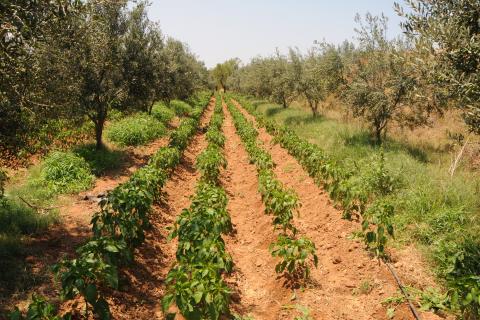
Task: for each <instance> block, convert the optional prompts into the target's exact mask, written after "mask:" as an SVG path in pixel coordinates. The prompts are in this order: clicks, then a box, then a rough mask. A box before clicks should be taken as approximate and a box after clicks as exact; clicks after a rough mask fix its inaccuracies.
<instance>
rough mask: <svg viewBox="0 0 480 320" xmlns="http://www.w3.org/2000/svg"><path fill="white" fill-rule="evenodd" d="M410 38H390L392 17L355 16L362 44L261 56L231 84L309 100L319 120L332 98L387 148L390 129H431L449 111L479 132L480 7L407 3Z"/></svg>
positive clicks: (445, 0) (277, 97) (469, 1)
mask: <svg viewBox="0 0 480 320" xmlns="http://www.w3.org/2000/svg"><path fill="white" fill-rule="evenodd" d="M407 5H408V6H409V7H410V10H409V13H408V14H404V13H403V10H402V8H401V6H400V5H398V4H396V5H395V6H396V10H397V11H398V13H399V14H400V15H403V16H405V17H406V22H405V23H404V24H403V27H404V30H405V35H404V36H401V37H398V38H396V39H388V37H387V18H386V17H384V16H383V15H382V16H372V15H371V14H367V15H366V16H365V17H364V18H361V17H360V16H357V17H356V21H357V23H358V27H357V29H356V30H355V31H356V34H357V40H358V43H357V44H356V45H354V44H353V43H350V42H348V41H346V42H344V43H343V44H342V45H340V46H334V45H331V44H327V43H318V42H317V43H315V46H314V47H313V48H311V49H310V50H308V52H307V53H301V52H300V51H299V50H298V49H290V50H289V52H288V54H286V55H283V54H281V53H280V52H278V51H277V52H275V54H273V55H272V56H269V57H258V58H255V59H253V60H252V61H251V62H250V63H248V64H247V65H245V66H243V67H241V68H238V69H237V70H236V71H235V72H233V73H232V74H231V76H230V77H228V81H227V85H228V86H229V87H230V88H232V89H234V90H236V91H239V92H242V93H245V94H250V95H254V96H257V97H261V98H266V99H269V100H271V101H274V102H276V103H279V104H282V105H283V106H284V107H287V106H288V105H289V104H290V103H291V102H292V101H294V100H299V99H300V100H303V101H305V102H306V103H307V104H308V106H309V107H310V109H311V111H312V113H313V116H317V115H318V114H319V112H320V110H319V109H320V107H321V105H322V103H323V102H324V101H325V100H326V98H327V97H329V96H332V95H333V96H335V97H336V98H338V99H341V100H342V101H343V102H345V105H346V106H347V112H349V113H351V114H352V115H353V116H355V117H362V118H363V119H365V120H366V121H367V122H368V123H369V124H370V125H371V127H372V133H373V134H374V136H375V138H376V140H377V142H379V143H381V141H382V137H383V136H384V134H385V131H386V128H387V126H388V125H389V124H390V123H391V122H397V123H398V124H399V125H401V126H408V127H414V126H418V125H423V124H426V123H427V121H428V118H429V115H430V114H431V113H432V112H440V113H441V112H442V111H443V110H444V108H445V107H446V106H451V105H454V106H457V107H458V108H460V109H462V110H463V111H464V115H465V121H466V123H467V125H468V126H469V128H470V129H471V131H472V132H475V133H477V134H479V133H480V105H479V103H480V85H479V83H480V81H479V79H480V74H479V70H480V68H479V66H480V50H479V48H480V44H479V43H480V41H479V30H480V24H479V22H478V21H479V17H480V14H479V12H480V4H479V3H478V1H473V0H463V1H454V0H451V1H450V0H442V1H434V2H432V1H428V0H408V1H407Z"/></svg>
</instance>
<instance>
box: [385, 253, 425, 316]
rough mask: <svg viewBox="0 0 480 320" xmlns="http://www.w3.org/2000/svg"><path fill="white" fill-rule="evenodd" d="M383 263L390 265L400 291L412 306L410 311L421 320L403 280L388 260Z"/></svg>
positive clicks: (389, 268)
mask: <svg viewBox="0 0 480 320" xmlns="http://www.w3.org/2000/svg"><path fill="white" fill-rule="evenodd" d="M383 263H385V265H386V266H387V267H388V270H390V272H391V273H392V275H393V277H394V278H395V281H396V282H397V285H398V287H399V288H400V291H402V294H403V295H404V296H405V299H407V302H408V306H409V308H410V311H412V314H413V316H414V317H415V319H417V320H421V319H422V318H420V315H419V314H418V311H417V309H415V306H414V305H413V303H412V300H410V297H409V295H408V294H407V292H406V291H405V288H404V286H403V284H402V282H401V281H400V278H399V277H398V275H397V273H396V272H395V269H394V268H393V267H392V266H391V265H390V264H389V263H388V262H386V261H383Z"/></svg>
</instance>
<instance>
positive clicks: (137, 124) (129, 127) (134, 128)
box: [107, 114, 167, 146]
mask: <svg viewBox="0 0 480 320" xmlns="http://www.w3.org/2000/svg"><path fill="white" fill-rule="evenodd" d="M166 133H167V129H166V128H165V125H164V124H163V123H161V122H160V121H158V120H157V119H155V118H153V117H151V116H148V115H145V114H138V115H133V116H129V117H127V118H124V119H122V120H120V121H117V122H114V123H112V124H111V125H110V126H109V127H108V128H107V137H108V139H110V140H111V141H112V142H115V143H117V144H118V145H120V146H137V145H142V144H145V143H148V142H151V141H153V140H154V139H156V138H159V137H161V136H163V135H165V134H166Z"/></svg>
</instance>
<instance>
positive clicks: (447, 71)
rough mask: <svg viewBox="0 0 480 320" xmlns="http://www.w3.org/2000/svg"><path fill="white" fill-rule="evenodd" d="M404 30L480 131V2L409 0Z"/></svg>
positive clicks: (474, 129)
mask: <svg viewBox="0 0 480 320" xmlns="http://www.w3.org/2000/svg"><path fill="white" fill-rule="evenodd" d="M406 3H407V5H408V6H409V7H410V11H409V13H407V14H405V13H404V12H403V10H402V9H401V8H400V6H399V5H398V4H396V8H397V11H398V12H399V13H400V14H401V15H403V16H405V17H406V18H407V20H406V22H405V23H404V24H403V27H404V29H405V31H406V32H407V33H408V34H409V35H410V36H411V37H413V38H414V40H415V42H416V45H417V49H418V50H419V51H421V52H423V53H426V54H424V55H423V57H424V59H422V60H421V65H424V64H426V63H427V64H432V62H433V65H432V71H433V72H432V75H433V78H434V81H435V83H436V84H438V85H439V86H443V87H445V88H447V89H448V91H449V93H450V94H451V96H452V97H454V98H456V99H457V100H458V101H459V102H460V109H461V110H463V112H464V118H465V122H466V124H467V125H468V126H469V128H470V130H471V131H472V132H474V133H476V134H480V22H479V21H480V3H479V2H478V1H476V0H439V1H427V0H407V1H406ZM421 65H420V67H421Z"/></svg>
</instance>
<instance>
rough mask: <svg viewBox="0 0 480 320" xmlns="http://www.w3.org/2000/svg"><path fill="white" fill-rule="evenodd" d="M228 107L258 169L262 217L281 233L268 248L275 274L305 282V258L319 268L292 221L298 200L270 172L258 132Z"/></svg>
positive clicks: (311, 245) (310, 247)
mask: <svg viewBox="0 0 480 320" xmlns="http://www.w3.org/2000/svg"><path fill="white" fill-rule="evenodd" d="M227 106H228V110H229V112H230V114H231V115H232V117H233V121H234V124H235V128H236V130H237V133H238V135H239V136H240V138H241V140H242V142H243V144H244V146H245V149H246V150H247V153H248V155H249V157H250V161H251V163H253V164H255V166H256V168H257V174H258V183H259V186H258V189H259V192H260V194H261V196H262V201H263V203H264V205H265V213H266V214H269V215H273V224H274V227H275V229H279V230H281V233H280V234H279V236H278V239H277V241H276V242H274V243H272V244H271V245H270V251H271V253H272V255H273V256H276V257H279V258H281V261H280V262H279V263H278V264H277V265H276V267H275V271H276V272H277V273H279V274H283V273H284V272H285V271H286V272H288V274H289V275H290V277H291V279H292V280H293V281H297V280H300V279H302V280H305V279H306V278H307V277H308V276H309V272H310V268H309V264H310V263H309V260H308V258H309V257H311V258H312V260H313V264H314V265H315V266H317V264H318V258H317V255H316V248H315V244H314V243H313V241H311V240H310V239H308V238H306V237H300V238H298V237H297V228H296V227H295V226H294V224H293V218H294V214H295V212H297V211H298V209H299V207H300V203H299V201H298V197H297V195H296V193H295V192H294V191H293V190H290V189H286V188H285V187H284V186H283V185H282V183H281V182H280V181H279V180H278V179H277V178H276V176H275V173H274V172H273V168H274V167H275V163H274V162H273V160H272V157H271V156H270V154H269V153H268V152H267V151H265V149H263V148H262V147H261V146H260V145H259V144H258V143H257V136H258V132H257V130H256V129H255V127H254V126H253V124H252V123H251V122H249V121H248V120H247V119H246V118H245V117H244V115H243V114H242V113H241V112H240V111H239V110H238V109H237V108H236V107H235V106H234V105H233V103H232V102H231V100H229V101H228V102H227Z"/></svg>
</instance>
